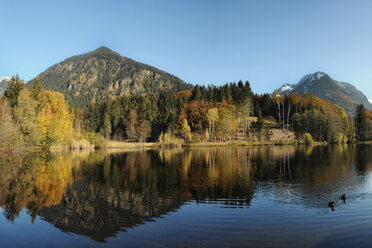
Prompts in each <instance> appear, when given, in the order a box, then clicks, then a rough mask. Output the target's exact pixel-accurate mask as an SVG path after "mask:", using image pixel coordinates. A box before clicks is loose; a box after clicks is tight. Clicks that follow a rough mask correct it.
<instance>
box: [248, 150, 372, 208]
mask: <svg viewBox="0 0 372 248" xmlns="http://www.w3.org/2000/svg"><path fill="white" fill-rule="evenodd" d="M370 148H371V147H370V146H348V145H339V146H336V145H334V146H326V147H325V146H314V147H305V146H304V147H299V148H298V149H297V150H296V151H295V153H294V154H292V155H288V154H285V153H284V154H283V155H282V156H283V157H282V159H277V160H275V161H273V163H270V164H262V166H259V167H258V173H257V174H256V175H255V179H256V181H259V182H260V181H261V182H262V183H261V185H264V188H262V189H261V191H265V192H271V193H272V194H274V195H272V196H271V197H272V198H275V199H281V200H284V201H289V202H292V203H294V204H305V205H308V206H310V207H322V206H323V207H324V206H325V207H326V206H327V204H326V203H327V202H328V201H332V200H337V199H339V197H340V195H341V194H343V193H346V194H349V193H350V194H353V192H354V191H355V187H358V186H359V185H360V182H359V180H360V178H359V177H358V174H364V173H365V172H366V171H367V170H370V169H371V168H372V167H371V165H372V164H371V162H372V154H369V153H368V151H369V150H370ZM267 181H271V182H274V183H272V184H267V183H265V182H267ZM268 187H271V188H268Z"/></svg>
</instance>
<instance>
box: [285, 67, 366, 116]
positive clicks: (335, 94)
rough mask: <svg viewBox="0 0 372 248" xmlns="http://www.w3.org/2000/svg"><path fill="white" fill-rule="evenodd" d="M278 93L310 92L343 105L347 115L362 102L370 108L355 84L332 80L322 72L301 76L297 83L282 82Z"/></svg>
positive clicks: (301, 93)
mask: <svg viewBox="0 0 372 248" xmlns="http://www.w3.org/2000/svg"><path fill="white" fill-rule="evenodd" d="M279 92H280V93H286V94H288V93H290V92H296V93H298V94H300V95H303V94H305V93H312V94H314V95H315V96H317V97H319V98H322V99H327V100H330V101H332V102H334V103H336V104H337V105H339V106H341V107H343V108H344V109H345V111H346V112H347V113H348V114H349V115H353V114H354V112H355V108H356V106H357V104H360V103H362V104H364V105H365V106H366V108H367V109H372V104H371V102H370V101H369V100H368V98H367V97H366V96H365V95H364V94H363V93H362V92H361V91H359V90H358V89H357V88H355V86H353V85H352V84H350V83H346V82H339V81H336V80H333V79H332V78H331V77H330V76H329V75H328V74H326V73H324V72H316V73H311V74H307V75H305V76H303V77H302V78H301V80H300V81H299V82H298V83H297V84H284V85H283V86H282V87H280V88H279Z"/></svg>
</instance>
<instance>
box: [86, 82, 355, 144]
mask: <svg viewBox="0 0 372 248" xmlns="http://www.w3.org/2000/svg"><path fill="white" fill-rule="evenodd" d="M86 120H87V130H89V131H91V132H100V133H102V134H104V136H105V137H106V138H107V139H115V140H130V141H145V140H147V141H149V140H151V141H157V140H159V141H160V142H164V143H167V142H200V141H231V140H261V141H262V140H270V139H271V137H270V136H271V135H272V133H271V131H270V129H271V130H272V129H273V128H276V129H282V130H283V131H284V132H286V133H289V132H291V131H293V132H294V133H295V135H296V138H297V140H298V141H304V138H305V137H310V139H311V140H314V141H318V142H324V141H325V142H329V143H345V142H347V141H355V140H356V138H358V139H360V137H359V136H356V130H357V129H356V127H355V125H354V121H353V120H352V119H349V118H348V116H347V115H346V112H345V111H344V109H343V108H341V107H339V106H337V105H336V104H334V103H332V102H330V101H328V100H322V99H320V98H318V97H315V96H314V95H312V94H310V93H308V94H305V95H303V96H300V95H298V94H295V93H291V94H282V95H281V94H279V93H278V92H274V93H273V94H272V95H270V94H264V95H257V94H253V93H252V90H251V87H250V84H249V82H245V83H243V82H242V81H239V82H238V83H228V84H225V85H223V86H220V87H216V86H208V87H205V86H198V85H196V86H195V87H194V88H193V90H192V91H182V92H179V93H177V94H173V93H171V92H169V91H163V92H161V93H160V94H159V95H149V96H132V97H121V98H118V99H114V100H110V101H106V102H102V103H100V104H94V105H91V106H90V108H89V110H88V111H87V113H86Z"/></svg>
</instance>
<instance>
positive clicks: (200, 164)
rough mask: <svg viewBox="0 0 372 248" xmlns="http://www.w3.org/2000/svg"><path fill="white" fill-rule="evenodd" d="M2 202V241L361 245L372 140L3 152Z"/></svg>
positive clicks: (369, 219)
mask: <svg viewBox="0 0 372 248" xmlns="http://www.w3.org/2000/svg"><path fill="white" fill-rule="evenodd" d="M344 193H345V194H346V195H347V196H348V198H347V200H346V202H345V203H344V202H343V201H342V200H341V199H339V197H340V195H341V194H344ZM329 201H335V202H336V208H335V211H332V210H331V209H330V208H328V202H329ZM0 212H1V215H0V230H1V231H0V246H1V247H299V246H301V247H357V246H359V247H360V246H361V247H367V246H370V245H371V244H372V146H367V145H365V146H328V147H299V148H296V147H271V148H270V147H258V148H197V149H167V150H148V151H143V150H140V151H139V150H132V151H125V152H108V151H96V152H76V153H68V154H67V153H66V154H64V153H51V154H43V155H38V154H23V155H14V154H2V156H1V157H0Z"/></svg>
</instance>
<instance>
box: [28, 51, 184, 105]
mask: <svg viewBox="0 0 372 248" xmlns="http://www.w3.org/2000/svg"><path fill="white" fill-rule="evenodd" d="M39 76H40V79H41V83H42V85H43V87H44V88H46V89H49V90H55V91H59V92H62V93H63V94H64V95H65V97H66V99H67V101H68V102H69V103H70V104H71V105H72V106H78V107H82V108H86V107H87V106H89V105H90V104H91V103H94V102H100V101H103V100H106V99H108V98H112V97H118V96H123V95H134V94H141V95H142V94H148V93H158V92H159V91H161V90H163V89H169V90H171V91H173V92H178V91H182V90H186V89H190V88H191V85H189V84H187V83H185V82H184V81H182V80H181V79H179V78H177V77H175V76H173V75H171V74H169V73H166V72H164V71H161V70H159V69H157V68H155V67H152V66H149V65H146V64H142V63H139V62H136V61H134V60H132V59H129V58H126V57H123V56H121V55H120V54H118V53H116V52H114V51H112V50H110V49H108V48H107V47H100V48H98V49H96V50H94V51H92V52H89V53H86V54H82V55H78V56H73V57H70V58H68V59H66V60H64V61H63V62H61V63H59V64H56V65H54V66H52V67H50V68H48V69H47V70H46V71H44V72H43V73H41V74H40V75H39ZM32 83H33V80H32V81H31V84H32Z"/></svg>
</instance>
